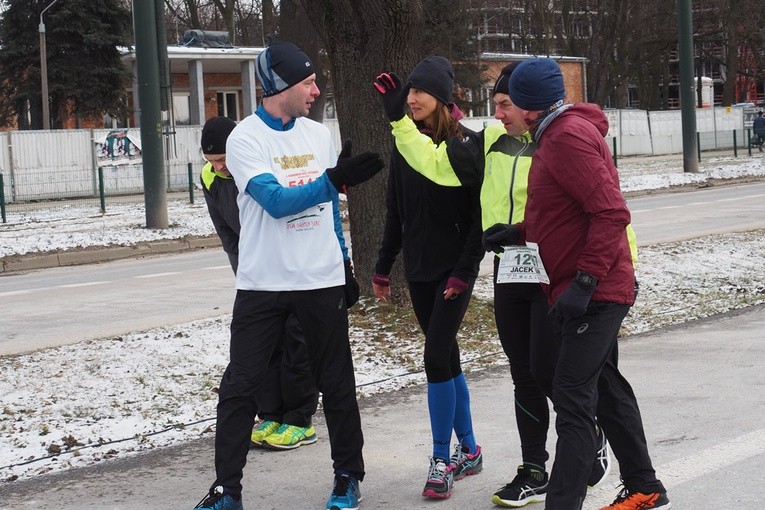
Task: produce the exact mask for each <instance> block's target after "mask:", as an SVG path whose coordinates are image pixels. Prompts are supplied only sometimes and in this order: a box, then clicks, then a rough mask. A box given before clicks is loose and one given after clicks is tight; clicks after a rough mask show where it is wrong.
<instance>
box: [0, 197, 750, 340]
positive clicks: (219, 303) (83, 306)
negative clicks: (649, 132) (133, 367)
mask: <svg viewBox="0 0 765 510" xmlns="http://www.w3.org/2000/svg"><path fill="white" fill-rule="evenodd" d="M764 197H765V183H756V184H747V185H741V186H724V187H719V188H709V189H704V190H699V191H692V192H678V193H668V194H659V195H654V196H646V197H640V198H633V199H630V200H629V201H628V203H629V206H630V209H631V210H632V216H633V226H634V228H635V231H636V232H637V237H638V244H639V245H642V246H645V245H649V244H654V243H661V242H670V241H677V240H682V239H688V238H694V237H699V236H703V235H707V234H713V233H720V232H730V231H744V230H752V229H757V228H765V200H764V199H763V198H764ZM489 272H491V256H487V259H486V260H485V261H484V263H483V264H482V273H489ZM234 294H235V291H234V276H233V273H232V272H231V269H230V267H229V265H228V259H227V258H226V256H225V254H224V253H223V251H222V250H219V249H216V250H203V251H197V252H193V253H183V254H177V255H166V256H157V257H151V258H144V259H134V260H123V261H116V262H109V263H104V264H96V265H88V266H73V267H63V268H52V269H45V270H39V271H31V272H29V273H25V274H12V275H7V276H4V277H2V278H0V301H1V302H2V306H3V313H2V314H0V355H7V354H18V353H23V352H29V351H33V350H37V349H41V348H46V347H51V346H55V345H65V344H72V343H77V342H80V341H83V340H90V339H96V338H104V337H111V336H118V335H123V334H126V333H130V332H134V331H142V330H146V329H150V328H154V327H160V326H165V325H170V324H178V323H181V322H187V321H191V320H195V319H201V318H206V317H212V316H215V315H220V314H223V313H228V312H230V310H231V306H232V304H233V300H234ZM32 325H34V329H32Z"/></svg>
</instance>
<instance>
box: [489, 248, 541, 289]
mask: <svg viewBox="0 0 765 510" xmlns="http://www.w3.org/2000/svg"><path fill="white" fill-rule="evenodd" d="M503 248H504V249H505V251H504V252H503V253H501V254H500V258H499V268H498V269H497V283H548V284H549V283H550V278H549V277H548V276H547V271H545V267H544V265H542V259H541V258H540V257H539V246H538V245H537V244H536V243H526V246H503Z"/></svg>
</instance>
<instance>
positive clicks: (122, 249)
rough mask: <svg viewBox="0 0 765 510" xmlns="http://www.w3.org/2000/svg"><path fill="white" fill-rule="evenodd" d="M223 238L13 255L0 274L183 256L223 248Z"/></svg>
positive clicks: (6, 259) (1, 263)
mask: <svg viewBox="0 0 765 510" xmlns="http://www.w3.org/2000/svg"><path fill="white" fill-rule="evenodd" d="M220 246H221V244H220V239H219V238H218V236H217V235H215V234H212V235H210V236H204V237H185V238H183V239H159V240H156V241H147V242H143V243H138V244H135V245H132V246H96V247H87V248H80V249H77V248H75V249H72V250H66V251H61V252H55V253H27V254H24V255H11V256H8V257H3V258H0V275H5V274H10V273H15V272H22V271H31V270H34V269H47V268H51V267H66V266H79V265H83V264H95V263H99V262H109V261H112V260H122V259H130V258H140V257H146V256H149V255H160V254H167V253H182V252H187V251H196V250H203V249H206V248H220Z"/></svg>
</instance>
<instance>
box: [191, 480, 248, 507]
mask: <svg viewBox="0 0 765 510" xmlns="http://www.w3.org/2000/svg"><path fill="white" fill-rule="evenodd" d="M194 508H206V509H208V510H244V507H243V506H242V502H241V500H240V501H237V500H235V499H234V498H233V497H232V496H231V495H230V494H229V493H228V491H226V490H225V489H224V488H223V486H222V485H218V486H217V487H214V488H212V489H210V493H209V494H208V495H207V496H205V497H204V498H202V501H200V502H199V503H197V506H195V507H194Z"/></svg>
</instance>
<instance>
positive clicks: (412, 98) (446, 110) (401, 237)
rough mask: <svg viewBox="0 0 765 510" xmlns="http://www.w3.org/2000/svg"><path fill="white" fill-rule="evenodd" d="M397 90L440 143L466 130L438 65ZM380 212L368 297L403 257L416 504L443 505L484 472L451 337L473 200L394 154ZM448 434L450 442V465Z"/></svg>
mask: <svg viewBox="0 0 765 510" xmlns="http://www.w3.org/2000/svg"><path fill="white" fill-rule="evenodd" d="M379 79H382V78H378V80H379ZM375 86H376V87H379V86H381V85H380V84H379V83H376V84H375ZM406 89H407V91H408V92H407V103H408V105H409V109H410V111H411V115H412V118H413V119H414V120H415V122H416V123H417V125H418V126H419V128H420V130H421V131H422V132H423V133H427V134H428V135H429V136H431V137H432V138H433V139H434V140H435V141H437V142H440V141H442V140H444V139H445V138H447V137H449V136H458V135H460V136H461V135H462V134H464V133H465V132H466V131H467V130H466V128H464V127H462V126H461V125H460V124H459V123H458V120H459V119H460V118H461V117H462V115H461V113H460V112H459V109H457V108H456V106H455V105H454V104H453V103H452V91H453V89H454V72H453V69H452V65H451V63H449V61H448V60H447V59H445V58H443V57H439V56H430V57H428V58H426V59H424V60H422V61H421V62H420V63H419V64H417V66H416V67H415V68H414V70H413V71H412V73H411V74H410V76H409V80H408V84H407V87H406ZM402 108H403V103H402ZM402 114H403V112H402ZM386 206H387V212H386V217H385V229H384V233H383V239H382V243H381V247H380V251H379V255H378V259H377V264H376V265H375V275H374V277H373V279H372V284H373V290H374V293H375V296H377V297H378V298H379V299H381V300H386V299H387V297H388V296H389V295H390V284H391V281H390V273H391V268H392V266H393V263H394V261H395V260H396V257H397V256H398V254H399V252H401V251H402V250H403V258H404V273H405V276H406V279H407V283H408V286H409V295H410V296H411V300H412V306H413V308H414V313H415V315H416V316H417V320H418V322H419V324H420V327H421V328H422V331H423V333H425V353H424V360H425V373H426V376H427V380H428V408H429V411H430V423H431V431H432V435H433V456H432V457H431V463H430V471H429V475H428V480H427V483H426V485H425V489H424V491H423V496H425V497H429V498H437V499H444V498H448V497H449V496H450V495H451V490H452V483H453V481H454V480H455V479H460V478H462V477H464V476H466V475H470V474H476V473H478V472H480V471H481V469H482V467H483V456H482V454H481V447H480V446H479V445H478V444H476V440H475V436H474V433H473V424H472V418H471V413H470V396H469V392H468V387H467V382H466V381H465V375H464V374H463V373H462V369H461V367H460V352H459V346H458V345H457V338H456V335H457V331H458V330H459V327H460V324H461V322H462V318H463V317H464V315H465V311H466V310H467V307H468V303H469V301H470V296H471V294H472V290H473V284H474V282H475V278H476V277H477V275H478V265H479V263H480V261H481V259H482V258H483V255H484V253H483V250H482V248H481V244H480V238H481V232H482V229H481V218H480V205H479V193H478V190H477V189H468V188H449V187H444V186H438V185H436V184H433V183H432V182H430V181H429V180H427V179H426V178H425V177H423V176H422V175H420V174H418V173H417V172H416V171H414V170H413V169H412V168H411V167H410V166H409V165H408V164H407V163H406V161H405V160H404V158H403V157H402V156H401V154H399V153H398V151H397V150H395V149H394V151H393V154H392V156H391V163H390V173H389V175H388V188H387V195H386ZM452 430H454V432H455V434H456V437H457V441H458V443H457V444H456V445H455V451H454V454H453V455H452V456H451V458H450V456H449V444H450V441H451V438H452Z"/></svg>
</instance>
